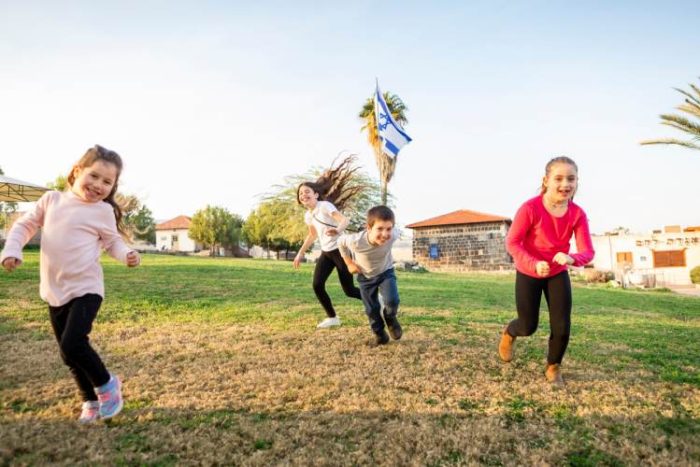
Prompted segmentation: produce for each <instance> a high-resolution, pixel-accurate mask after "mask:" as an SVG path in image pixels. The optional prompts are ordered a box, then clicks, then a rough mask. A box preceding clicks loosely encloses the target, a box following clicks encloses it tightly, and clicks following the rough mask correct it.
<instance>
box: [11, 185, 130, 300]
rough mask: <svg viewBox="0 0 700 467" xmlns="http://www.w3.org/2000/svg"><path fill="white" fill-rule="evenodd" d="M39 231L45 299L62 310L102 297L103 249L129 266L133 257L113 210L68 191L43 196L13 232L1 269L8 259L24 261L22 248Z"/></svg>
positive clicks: (41, 287) (21, 219)
mask: <svg viewBox="0 0 700 467" xmlns="http://www.w3.org/2000/svg"><path fill="white" fill-rule="evenodd" d="M39 227H42V228H43V229H42V232H41V256H40V276H41V285H40V287H39V290H40V295H41V298H42V299H43V300H44V301H46V302H48V304H49V305H51V306H61V305H65V304H66V303H68V302H69V301H71V300H72V299H74V298H77V297H81V296H83V295H85V294H88V293H94V294H97V295H100V296H101V297H104V281H103V275H102V266H101V265H100V254H101V249H102V247H104V249H105V250H107V253H109V255H110V256H111V257H113V258H114V259H116V260H118V261H121V262H122V263H125V264H126V256H127V254H128V253H129V252H130V251H131V249H130V248H129V247H127V246H126V244H125V243H124V240H122V237H121V236H120V235H119V232H118V231H117V223H116V220H115V218H114V210H113V209H112V206H110V205H109V204H107V203H106V202H103V201H100V202H98V203H89V202H87V201H83V200H82V199H80V198H79V197H78V196H76V195H75V194H74V193H73V192H70V191H66V192H58V191H49V192H47V193H45V194H44V195H43V196H42V197H41V199H39V201H37V203H36V206H35V208H34V210H33V211H30V212H27V213H26V214H25V215H24V216H22V217H21V218H20V219H19V220H17V222H15V224H14V225H13V226H12V229H11V230H10V233H9V235H8V236H7V241H6V242H5V248H4V249H3V251H2V255H0V263H2V261H4V260H5V258H8V257H13V258H18V259H20V260H21V259H22V248H23V247H24V245H25V244H26V243H27V242H28V241H29V239H30V238H32V236H33V235H34V234H35V233H36V231H37V229H38V228H39Z"/></svg>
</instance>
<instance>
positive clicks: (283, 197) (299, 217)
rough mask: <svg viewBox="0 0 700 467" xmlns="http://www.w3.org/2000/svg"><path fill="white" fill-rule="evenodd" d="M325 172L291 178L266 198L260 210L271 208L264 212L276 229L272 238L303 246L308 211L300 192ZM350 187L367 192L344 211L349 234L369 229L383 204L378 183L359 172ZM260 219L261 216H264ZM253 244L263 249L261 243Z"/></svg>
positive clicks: (353, 200) (347, 205)
mask: <svg viewBox="0 0 700 467" xmlns="http://www.w3.org/2000/svg"><path fill="white" fill-rule="evenodd" d="M323 172H324V169H322V168H320V167H316V168H313V169H311V170H309V171H308V172H306V173H305V174H302V175H290V176H287V177H285V178H284V181H283V183H282V184H279V185H274V186H273V187H272V188H273V191H272V192H271V193H269V194H267V195H265V196H264V198H263V203H261V205H260V206H261V207H262V206H265V205H268V204H269V205H268V206H266V207H265V208H264V209H263V210H262V211H261V212H262V213H266V216H267V217H264V218H263V219H262V220H263V221H265V222H272V223H273V226H270V227H269V229H270V232H273V233H270V232H267V235H268V238H274V237H279V238H283V239H285V240H286V241H288V242H290V244H292V245H294V244H298V245H299V246H300V245H301V243H303V241H304V238H305V237H306V235H307V233H308V231H309V229H308V227H307V226H306V224H305V223H304V212H305V209H304V207H302V206H300V205H299V203H298V202H297V188H298V186H299V184H300V183H302V182H304V181H309V180H316V179H318V178H319V176H321V174H322V173H323ZM347 187H348V189H352V188H354V187H362V188H363V189H362V190H361V191H359V193H358V194H357V195H355V196H354V197H353V198H351V199H350V200H348V202H347V203H346V204H345V207H344V208H343V214H344V215H345V216H346V217H347V218H348V220H349V221H350V223H349V224H348V227H347V228H348V230H350V231H358V230H361V229H362V228H364V226H365V223H366V215H367V211H368V210H369V208H371V207H372V206H376V205H377V204H380V203H381V188H380V185H379V182H378V181H377V180H375V179H372V178H371V177H370V176H369V175H368V174H367V173H365V172H362V171H359V170H358V171H355V172H354V173H353V174H352V178H351V179H350V181H349V182H348V185H347ZM272 213H274V215H273V214H272ZM257 215H258V216H260V213H258V214H257ZM254 220H255V221H256V222H258V221H259V219H258V218H254ZM248 223H249V221H246V224H248ZM256 228H257V226H256V225H255V224H254V225H251V226H250V229H256ZM253 244H257V245H262V244H260V243H253Z"/></svg>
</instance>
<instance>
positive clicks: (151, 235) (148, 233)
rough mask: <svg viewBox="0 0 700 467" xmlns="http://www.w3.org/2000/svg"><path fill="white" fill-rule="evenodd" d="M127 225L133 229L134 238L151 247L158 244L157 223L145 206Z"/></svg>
mask: <svg viewBox="0 0 700 467" xmlns="http://www.w3.org/2000/svg"><path fill="white" fill-rule="evenodd" d="M127 225H128V226H129V227H130V228H131V231H132V233H133V235H134V238H136V239H138V240H142V241H144V242H147V243H150V244H151V245H155V244H156V221H155V219H154V218H153V213H152V212H151V210H150V209H148V207H146V205H145V204H144V205H143V206H141V207H140V208H139V210H138V212H136V214H133V215H132V216H131V217H130V218H129V222H128V223H127Z"/></svg>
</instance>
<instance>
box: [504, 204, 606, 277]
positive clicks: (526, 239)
mask: <svg viewBox="0 0 700 467" xmlns="http://www.w3.org/2000/svg"><path fill="white" fill-rule="evenodd" d="M572 235H576V250H577V253H574V254H570V253H569V248H570V243H569V242H570V240H571V236H572ZM506 249H507V250H508V253H510V254H511V255H512V256H513V259H514V260H515V269H517V270H518V271H520V272H521V273H523V274H527V275H528V276H532V277H537V278H539V277H540V276H538V275H537V271H536V269H535V265H536V264H537V263H538V262H539V261H547V262H548V263H549V275H548V276H547V277H552V276H556V275H557V274H559V273H560V272H562V271H564V270H566V265H561V264H558V263H555V262H553V261H552V259H553V258H554V255H556V254H557V253H559V252H562V253H566V254H568V255H569V256H571V257H572V258H573V259H574V264H573V265H574V266H584V265H586V264H588V263H589V262H590V261H591V260H592V259H593V256H594V254H595V252H594V251H593V243H592V241H591V234H590V231H589V230H588V219H587V218H586V213H585V212H583V209H581V208H580V207H579V206H578V205H577V204H574V202H573V201H571V202H569V209H568V210H567V211H566V214H564V215H563V216H561V217H554V216H552V215H551V214H550V213H549V212H548V211H547V209H546V208H545V207H544V203H543V201H542V196H541V195H540V196H536V197H534V198H532V199H530V200H528V201H526V202H525V203H524V204H523V205H522V206H521V207H520V209H518V212H517V213H516V214H515V219H513V225H511V226H510V230H509V231H508V237H507V238H506Z"/></svg>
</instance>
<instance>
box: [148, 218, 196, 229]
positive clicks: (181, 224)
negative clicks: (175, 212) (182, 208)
mask: <svg viewBox="0 0 700 467" xmlns="http://www.w3.org/2000/svg"><path fill="white" fill-rule="evenodd" d="M191 223H192V219H191V218H190V217H187V216H177V217H175V218H173V219H170V220H169V221H165V222H162V223H160V224H157V225H156V230H179V229H189V228H190V224H191Z"/></svg>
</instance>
